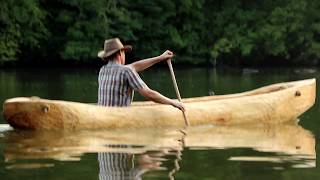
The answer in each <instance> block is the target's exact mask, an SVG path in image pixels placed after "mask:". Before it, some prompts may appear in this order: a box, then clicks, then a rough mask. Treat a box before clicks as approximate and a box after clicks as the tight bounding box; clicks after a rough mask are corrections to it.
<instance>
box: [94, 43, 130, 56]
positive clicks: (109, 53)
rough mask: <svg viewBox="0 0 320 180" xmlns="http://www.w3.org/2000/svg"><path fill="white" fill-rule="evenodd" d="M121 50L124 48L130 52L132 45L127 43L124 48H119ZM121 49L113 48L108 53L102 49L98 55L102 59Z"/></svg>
mask: <svg viewBox="0 0 320 180" xmlns="http://www.w3.org/2000/svg"><path fill="white" fill-rule="evenodd" d="M119 50H124V51H125V52H130V51H132V46H130V45H125V46H123V48H121V49H119ZM119 50H118V49H115V50H113V51H109V52H108V53H106V52H105V51H104V50H101V51H99V53H98V57H99V58H101V59H103V58H107V57H109V56H111V55H113V54H114V53H116V52H118V51H119Z"/></svg>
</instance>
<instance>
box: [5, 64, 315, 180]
mask: <svg viewBox="0 0 320 180" xmlns="http://www.w3.org/2000/svg"><path fill="white" fill-rule="evenodd" d="M175 71H176V78H177V81H178V85H179V88H180V91H181V95H182V97H195V96H204V95H208V94H213V93H214V94H229V93H236V92H242V91H246V90H250V89H254V88H258V87H261V86H264V85H269V84H272V83H278V82H283V81H292V80H300V79H306V78H318V77H319V76H320V69H314V68H300V69H291V68H283V69H278V68H277V69H275V68H273V69H263V70H259V69H232V68H222V69H205V68H188V69H175ZM97 74H98V69H2V70H1V71H0V101H1V102H3V101H4V100H5V99H7V98H11V97H17V96H39V97H41V98H48V99H62V100H70V101H79V102H87V103H95V102H96V101H97ZM141 77H142V78H143V79H144V80H145V82H146V83H147V84H148V86H149V87H151V88H153V89H156V90H158V91H159V92H161V93H163V94H164V95H166V96H168V97H171V98H174V97H175V93H174V89H173V86H172V82H171V78H170V75H169V71H168V70H167V69H164V68H163V69H161V68H160V69H155V68H152V69H150V70H148V71H146V72H144V73H143V74H141ZM317 94H318V96H319V91H317ZM135 100H143V98H142V97H141V96H139V95H137V96H135ZM319 115H320V112H319V106H318V101H317V102H316V104H315V106H314V107H313V108H312V109H311V110H309V111H308V112H306V113H305V114H304V115H303V116H302V117H300V118H299V120H300V122H299V125H281V126H247V127H229V128H225V127H212V126H203V127H192V128H190V129H188V131H187V133H186V135H185V134H184V133H182V132H180V131H179V130H177V129H131V130H130V129H129V130H114V131H79V132H72V133H70V132H29V131H19V130H8V129H7V128H8V127H7V126H1V127H0V149H1V152H2V153H1V155H0V156H2V158H1V160H0V175H1V177H2V178H4V179H22V178H24V179H44V178H46V179H99V171H102V170H104V171H105V172H108V174H109V175H110V176H111V175H114V176H115V177H118V178H119V177H120V176H128V177H131V179H139V178H142V179H302V178H304V179H319V178H320V171H319V170H318V169H317V167H316V165H317V164H318V163H317V161H318V160H317V159H316V154H317V151H318V148H317V147H319V144H318V139H319V127H320V125H319V123H318V122H317V121H318V120H317V119H318V117H319ZM0 122H1V123H5V122H4V120H3V118H2V117H1V118H0ZM98 156H100V157H106V156H108V157H111V158H114V161H116V158H118V157H121V158H122V159H123V161H126V163H125V164H126V166H125V167H123V166H121V168H120V166H116V167H112V168H111V169H108V168H107V169H105V166H106V165H101V163H100V164H99V161H98ZM101 168H102V170H101ZM103 168H104V169H103ZM100 178H101V179H103V178H107V176H100Z"/></svg>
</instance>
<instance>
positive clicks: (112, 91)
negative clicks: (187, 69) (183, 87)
mask: <svg viewBox="0 0 320 180" xmlns="http://www.w3.org/2000/svg"><path fill="white" fill-rule="evenodd" d="M131 49H132V48H131V46H123V45H122V43H121V41H120V40H119V39H118V38H113V39H109V40H106V41H105V43H104V50H102V51H100V52H99V53H98V57H100V58H101V59H102V60H103V61H104V62H106V63H107V64H106V65H104V66H103V67H101V69H100V73H99V94H98V104H99V105H102V106H130V104H131V101H132V98H133V90H135V91H138V92H139V93H140V94H141V95H142V96H144V97H145V98H147V99H149V100H151V101H154V102H157V103H161V104H168V105H172V106H174V107H176V108H178V109H180V110H182V111H184V110H185V108H184V106H183V104H182V103H180V102H178V101H174V100H172V99H169V98H167V97H165V96H163V95H162V94H160V93H158V92H157V91H154V90H152V89H150V88H149V87H148V86H147V85H146V84H145V83H144V82H143V80H142V79H141V78H140V76H139V75H138V73H137V72H140V71H143V70H145V69H147V68H149V67H150V66H152V65H154V64H156V63H158V62H161V61H166V60H168V59H170V58H172V57H173V53H172V52H171V51H168V50H167V51H165V52H164V53H163V54H162V55H160V56H157V57H153V58H149V59H144V60H140V61H137V62H134V63H132V64H129V65H125V61H126V60H125V52H127V51H131Z"/></svg>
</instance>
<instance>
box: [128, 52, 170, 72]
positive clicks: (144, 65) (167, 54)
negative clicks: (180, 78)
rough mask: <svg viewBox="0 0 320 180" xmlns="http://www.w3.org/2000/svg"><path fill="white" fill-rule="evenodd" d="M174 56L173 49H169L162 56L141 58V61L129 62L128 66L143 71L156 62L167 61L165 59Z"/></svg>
mask: <svg viewBox="0 0 320 180" xmlns="http://www.w3.org/2000/svg"><path fill="white" fill-rule="evenodd" d="M172 57H173V53H172V52H171V51H169V50H167V51H165V52H164V53H163V54H161V55H160V56H156V57H153V58H148V59H144V60H140V61H137V62H134V63H132V64H129V65H128V66H130V67H131V68H133V69H134V70H135V71H137V72H139V71H143V70H145V69H147V68H149V67H150V66H153V65H154V64H156V63H158V62H160V61H165V60H168V59H170V58H172Z"/></svg>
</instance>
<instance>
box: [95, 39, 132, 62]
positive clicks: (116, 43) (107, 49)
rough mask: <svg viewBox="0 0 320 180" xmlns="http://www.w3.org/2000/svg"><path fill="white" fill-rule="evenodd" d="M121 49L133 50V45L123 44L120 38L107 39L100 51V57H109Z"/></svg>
mask: <svg viewBox="0 0 320 180" xmlns="http://www.w3.org/2000/svg"><path fill="white" fill-rule="evenodd" d="M119 50H124V51H126V52H128V51H131V50H132V46H130V45H125V46H124V45H123V44H122V43H121V41H120V39H119V38H112V39H107V40H105V41H104V48H103V50H101V51H99V53H98V57H99V58H101V59H105V58H108V57H109V56H111V55H113V54H114V53H116V52H117V51H119Z"/></svg>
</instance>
